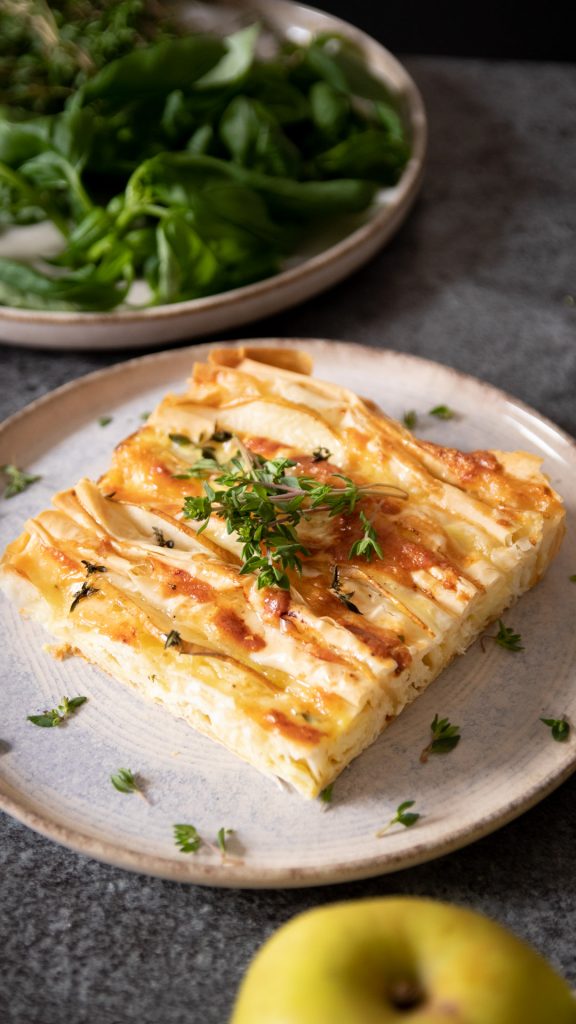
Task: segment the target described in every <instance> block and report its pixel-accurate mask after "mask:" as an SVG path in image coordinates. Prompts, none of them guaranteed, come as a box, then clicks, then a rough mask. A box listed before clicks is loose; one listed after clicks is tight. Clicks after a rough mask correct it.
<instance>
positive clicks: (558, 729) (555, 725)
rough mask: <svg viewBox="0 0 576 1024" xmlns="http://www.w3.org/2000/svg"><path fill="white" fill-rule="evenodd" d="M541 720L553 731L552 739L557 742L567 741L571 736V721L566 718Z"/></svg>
mask: <svg viewBox="0 0 576 1024" xmlns="http://www.w3.org/2000/svg"><path fill="white" fill-rule="evenodd" d="M540 721H541V722H544V725H547V726H548V728H549V729H550V731H551V732H552V739H555V740H556V742H557V743H565V742H566V740H567V739H568V737H569V736H570V723H569V722H568V721H567V719H566V718H541V719H540Z"/></svg>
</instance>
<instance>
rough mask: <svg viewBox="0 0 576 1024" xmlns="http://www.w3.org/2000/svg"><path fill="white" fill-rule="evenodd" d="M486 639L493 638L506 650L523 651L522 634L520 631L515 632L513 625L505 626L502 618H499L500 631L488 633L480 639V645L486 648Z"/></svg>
mask: <svg viewBox="0 0 576 1024" xmlns="http://www.w3.org/2000/svg"><path fill="white" fill-rule="evenodd" d="M486 640H493V641H494V643H495V644H498V646H499V647H503V648H504V650H506V651H513V652H514V653H516V652H517V651H523V650H524V647H523V646H522V636H521V634H520V633H515V632H514V630H513V629H512V627H511V626H505V625H504V623H503V622H502V619H498V632H497V633H495V634H491V633H489V634H486V635H485V636H483V637H482V639H481V640H480V646H481V647H482V650H484V649H485V648H484V643H485V641H486Z"/></svg>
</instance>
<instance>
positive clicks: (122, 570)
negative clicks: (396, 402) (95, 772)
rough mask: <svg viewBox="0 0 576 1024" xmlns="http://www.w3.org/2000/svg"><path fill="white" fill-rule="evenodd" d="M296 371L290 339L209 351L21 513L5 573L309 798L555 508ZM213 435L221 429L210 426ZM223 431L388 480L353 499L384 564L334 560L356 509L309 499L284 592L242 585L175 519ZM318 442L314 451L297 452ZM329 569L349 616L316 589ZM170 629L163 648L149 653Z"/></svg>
mask: <svg viewBox="0 0 576 1024" xmlns="http://www.w3.org/2000/svg"><path fill="white" fill-rule="evenodd" d="M278 364H280V365H278ZM307 371H309V366H308V365H307V361H306V357H305V356H304V355H303V354H301V353H293V356H292V359H290V352H289V351H288V350H282V351H281V352H279V353H275V352H274V351H270V352H268V351H265V350H262V349H255V350H254V351H253V352H250V351H249V350H248V351H245V350H242V349H234V350H223V351H215V352H214V353H213V354H212V357H211V359H210V361H209V363H208V364H200V365H197V366H196V367H195V368H194V373H193V377H192V379H191V381H190V382H189V385H188V390H187V392H186V393H185V394H183V395H179V396H176V395H169V396H168V397H167V398H165V399H164V401H163V402H162V403H161V404H160V406H159V407H158V408H157V409H156V411H155V412H154V413H153V414H152V416H151V417H150V418H149V420H148V422H147V423H146V425H145V426H143V427H142V428H141V429H140V430H139V431H137V432H136V433H135V434H133V435H132V436H130V437H128V438H127V439H126V440H125V441H123V442H122V443H121V444H120V445H119V446H118V447H117V448H116V451H115V452H114V456H113V460H112V465H111V468H110V470H109V471H108V472H107V473H106V474H105V476H104V477H102V479H101V480H100V481H98V483H97V484H96V483H93V482H91V481H89V480H82V481H80V483H79V484H77V486H76V487H75V488H74V489H72V490H69V491H65V492H63V493H61V494H58V495H56V496H55V498H54V506H55V507H54V509H52V510H48V511H45V512H43V513H41V514H40V515H39V516H37V517H36V518H35V519H33V520H31V521H30V522H29V523H28V524H27V527H26V530H25V532H24V534H23V535H22V536H21V537H20V538H19V539H18V540H17V541H15V542H14V543H13V544H12V545H11V546H10V547H9V549H8V551H7V553H6V555H5V557H4V560H3V568H2V579H3V584H4V586H5V587H6V588H7V589H8V590H10V591H12V592H13V593H14V595H15V596H16V597H17V599H19V600H21V602H22V603H23V604H24V607H25V608H26V610H27V611H28V612H29V613H30V614H33V615H35V616H36V617H37V618H39V619H41V620H42V621H43V622H44V623H45V624H46V625H47V626H48V628H49V629H50V630H51V631H52V632H53V633H54V634H56V636H58V637H59V639H61V640H63V641H65V642H67V643H70V644H71V645H72V646H73V647H74V648H75V649H77V650H78V651H79V652H81V653H83V654H84V655H85V656H86V657H87V658H89V659H90V660H91V661H95V662H96V663H97V664H99V665H100V666H101V667H103V668H104V669H106V670H107V671H109V672H111V673H112V674H113V675H114V676H115V677H117V678H119V679H121V680H122V681H125V682H128V683H129V684H131V685H133V686H136V687H137V688H138V689H139V690H140V692H142V693H143V694H144V695H145V696H148V697H151V698H152V699H154V700H157V701H160V702H162V703H163V704H165V705H166V706H167V707H168V708H169V709H171V710H173V711H174V712H175V713H176V714H179V715H182V716H184V717H185V718H187V719H188V720H189V721H190V722H191V723H192V724H193V725H194V726H195V727H197V728H199V729H200V730H201V731H203V732H205V733H207V734H208V735H210V736H213V737H214V738H216V739H218V740H220V741H221V742H223V743H225V744H226V745H228V746H229V747H230V748H231V749H232V750H234V751H235V752H236V753H238V754H239V755H240V756H241V757H244V758H245V759H246V760H248V761H250V762H251V763H252V764H255V765H256V766H257V767H258V768H260V769H261V770H263V771H266V772H268V773H270V774H276V775H279V776H280V777H281V778H283V779H286V780H287V781H289V782H291V783H292V784H293V785H294V786H295V787H296V788H297V789H299V790H300V791H301V792H302V793H304V794H305V795H307V796H314V795H316V794H317V793H318V792H319V791H320V790H321V789H322V788H323V787H324V786H325V785H327V784H328V782H330V781H331V780H332V779H333V778H334V777H335V775H337V774H338V772H339V771H341V769H342V768H343V767H344V766H345V765H346V764H347V763H348V762H349V761H350V760H351V758H352V757H354V756H355V755H356V754H357V753H359V751H360V750H362V749H363V748H364V747H365V746H366V745H367V744H368V743H370V742H372V740H373V739H375V737H376V736H377V735H378V733H379V732H380V731H381V729H382V728H383V727H384V725H385V724H386V722H388V721H390V720H391V719H392V718H393V717H395V715H397V714H398V712H399V711H400V710H401V709H402V707H403V706H404V705H405V704H406V703H408V702H409V701H410V700H411V699H413V697H414V696H416V695H417V693H418V692H420V691H421V690H422V689H423V688H424V687H425V686H426V685H427V684H428V683H429V682H430V681H431V679H433V678H434V677H435V676H436V675H437V674H438V672H439V671H440V670H441V669H442V667H443V666H444V665H445V664H446V663H447V662H448V661H449V660H450V659H451V658H452V657H453V655H454V654H455V653H457V652H459V651H462V650H464V649H465V647H466V646H468V644H469V643H471V642H472V640H474V639H475V638H476V636H477V635H478V633H479V632H480V631H481V630H482V629H483V628H484V626H485V625H486V623H487V622H488V621H490V620H491V619H492V618H495V617H497V616H498V615H500V614H501V612H502V611H503V609H504V608H505V607H506V606H507V605H508V604H509V603H510V602H511V601H512V600H513V599H514V598H515V597H517V596H518V594H520V593H521V592H522V591H523V590H525V589H527V587H529V586H531V585H532V584H533V583H534V582H536V580H537V579H538V577H539V576H540V574H541V573H542V571H543V570H544V568H545V567H546V565H547V564H548V562H549V561H550V559H551V557H552V556H553V554H554V552H555V550H556V548H557V546H558V544H559V541H560V539H561V535H562V529H563V510H562V506H561V502H560V499H559V498H558V496H557V495H556V494H555V493H554V492H553V491H552V489H551V488H550V486H549V484H548V482H547V481H546V479H545V478H544V477H543V476H542V474H541V473H540V471H539V468H538V467H539V460H538V459H536V458H535V457H534V456H532V455H529V454H526V453H512V454H505V453H500V452H472V453H463V452H459V451H457V450H455V449H450V448H441V447H439V446H437V445H432V444H430V443H428V442H422V441H418V440H417V439H415V438H414V437H413V436H412V435H411V434H410V433H409V432H408V431H407V430H405V429H404V428H403V427H402V426H401V425H400V424H398V423H396V422H394V421H393V420H390V419H389V418H387V417H386V416H384V415H383V414H382V413H380V412H379V411H378V410H377V409H375V408H374V407H373V406H372V405H371V404H369V403H366V402H363V401H362V400H361V399H359V398H358V397H357V396H356V395H354V394H352V393H351V392H349V391H347V390H345V389H344V388H340V387H337V386H335V385H331V384H326V383H323V382H321V381H316V380H313V379H310V378H309V377H308V376H307V375H306V372H307ZM216 429H217V430H218V431H221V432H222V431H224V432H227V433H228V434H229V435H233V436H231V437H229V438H228V439H226V440H224V441H220V442H215V441H213V440H209V438H211V436H212V434H213V433H214V431H215V430H216ZM171 434H172V435H174V434H185V435H186V436H187V437H188V438H189V439H190V444H189V445H179V444H177V443H176V442H174V440H171V438H170V435H171ZM236 438H239V439H240V440H241V441H242V442H243V444H244V445H245V446H246V447H248V448H249V449H251V450H252V451H253V452H255V453H258V454H260V455H263V456H264V457H266V458H274V457H277V456H283V457H286V458H289V459H291V460H293V461H294V462H295V466H294V468H293V469H292V470H291V472H292V473H293V474H294V475H296V476H297V475H299V474H305V475H307V476H313V477H315V478H316V479H317V480H318V481H319V482H328V483H332V484H333V485H334V486H337V485H338V480H339V478H338V477H336V476H334V474H337V473H344V474H346V475H347V476H349V477H351V478H352V479H353V480H354V481H355V482H356V483H358V484H383V483H384V484H390V485H393V486H395V487H398V488H401V489H402V490H404V491H405V492H406V493H407V498H406V499H405V500H404V499H401V498H396V497H389V496H385V497H378V496H374V495H372V496H370V497H366V498H365V499H364V500H363V501H362V506H361V507H362V508H363V509H364V511H365V513H366V515H367V516H368V517H369V518H370V520H371V522H372V523H373V525H374V528H375V530H376V534H377V537H378V542H379V544H380V546H381V549H382V553H383V557H382V559H379V558H375V559H374V560H372V561H370V562H367V561H365V560H364V559H363V558H361V557H359V558H354V559H350V554H349V553H350V549H351V546H352V544H353V543H354V542H355V541H356V540H358V539H359V538H360V537H361V536H362V534H363V528H362V524H361V522H360V519H359V516H358V513H357V512H356V513H355V514H353V515H339V516H334V517H333V518H329V517H328V516H327V515H326V514H323V513H318V514H315V515H314V516H310V517H308V518H306V519H305V520H304V521H303V522H302V524H301V526H300V527H299V535H300V536H301V539H302V541H303V542H304V543H305V544H306V547H307V548H308V550H309V552H310V553H309V555H308V556H307V557H305V559H304V568H303V572H302V575H301V576H299V575H297V574H292V575H291V590H290V592H289V593H288V592H285V591H279V590H277V589H273V588H268V589H263V590H258V587H257V580H256V578H255V577H254V576H253V575H242V574H241V573H240V568H241V556H240V545H239V542H238V540H237V538H236V537H235V535H234V534H228V533H227V532H226V526H225V523H224V522H223V521H222V520H221V519H219V518H217V517H216V516H213V517H212V518H211V519H210V521H209V524H208V527H207V529H206V530H205V531H204V532H202V533H198V532H197V531H198V528H199V526H200V524H199V523H195V522H192V521H190V520H184V519H183V515H182V507H183V504H184V499H185V497H187V496H189V495H200V494H202V493H203V483H202V481H200V480H195V479H193V478H188V479H182V478H181V475H182V474H183V473H185V471H186V469H187V467H189V466H190V465H192V464H193V463H194V462H195V461H196V460H197V459H198V458H199V457H200V455H201V450H202V446H203V445H205V444H210V446H211V447H213V448H214V449H215V451H216V457H217V459H218V460H219V461H221V462H222V461H226V460H228V459H229V458H231V457H232V456H233V455H234V454H235V453H236V450H237V441H236ZM319 447H324V448H327V449H328V450H329V452H330V458H329V461H322V462H317V461H314V459H313V455H312V453H313V451H314V450H315V449H317V448H319ZM86 561H87V562H92V563H96V564H98V565H102V566H104V567H105V569H106V572H104V573H103V572H99V573H94V574H92V575H91V576H90V577H89V581H90V584H91V585H93V586H94V587H95V588H96V592H94V593H92V594H91V595H90V596H89V597H87V598H85V599H82V600H80V601H79V602H78V603H77V604H76V607H75V608H74V610H73V611H71V610H70V606H71V604H72V601H73V599H74V596H75V594H77V592H78V591H79V589H80V587H81V586H82V583H83V582H85V581H86V579H87V576H86V567H85V565H84V562H86ZM335 566H337V567H338V571H339V577H340V586H341V589H342V591H344V592H345V593H346V594H349V595H351V596H352V597H353V603H354V605H355V606H356V608H357V609H358V613H355V612H354V611H353V610H352V609H351V608H350V607H347V606H346V604H344V603H343V602H342V601H340V600H339V599H338V597H337V596H336V595H335V594H334V593H333V592H332V590H331V583H332V579H333V574H334V568H335ZM172 630H175V631H176V632H177V633H178V634H179V636H180V638H181V643H180V644H179V645H175V646H171V647H168V648H166V646H165V644H166V637H167V635H168V634H169V633H170V631H172Z"/></svg>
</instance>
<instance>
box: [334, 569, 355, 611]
mask: <svg viewBox="0 0 576 1024" xmlns="http://www.w3.org/2000/svg"><path fill="white" fill-rule="evenodd" d="M330 593H331V594H334V597H337V598H338V600H339V601H341V602H342V604H343V605H345V606H346V608H347V609H348V611H350V612H354V613H355V614H356V615H362V612H361V611H360V609H359V608H358V606H357V605H355V604H354V602H353V601H352V600H351V599H352V598H353V597H354V591H353V590H349V591H347V592H346V591H344V590H342V586H341V583H340V571H339V569H338V566H337V565H335V566H334V572H333V574H332V583H331V584H330Z"/></svg>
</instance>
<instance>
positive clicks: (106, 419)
mask: <svg viewBox="0 0 576 1024" xmlns="http://www.w3.org/2000/svg"><path fill="white" fill-rule="evenodd" d="M109 423H112V416H100V418H99V420H98V426H99V427H107V426H108V424H109Z"/></svg>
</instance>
